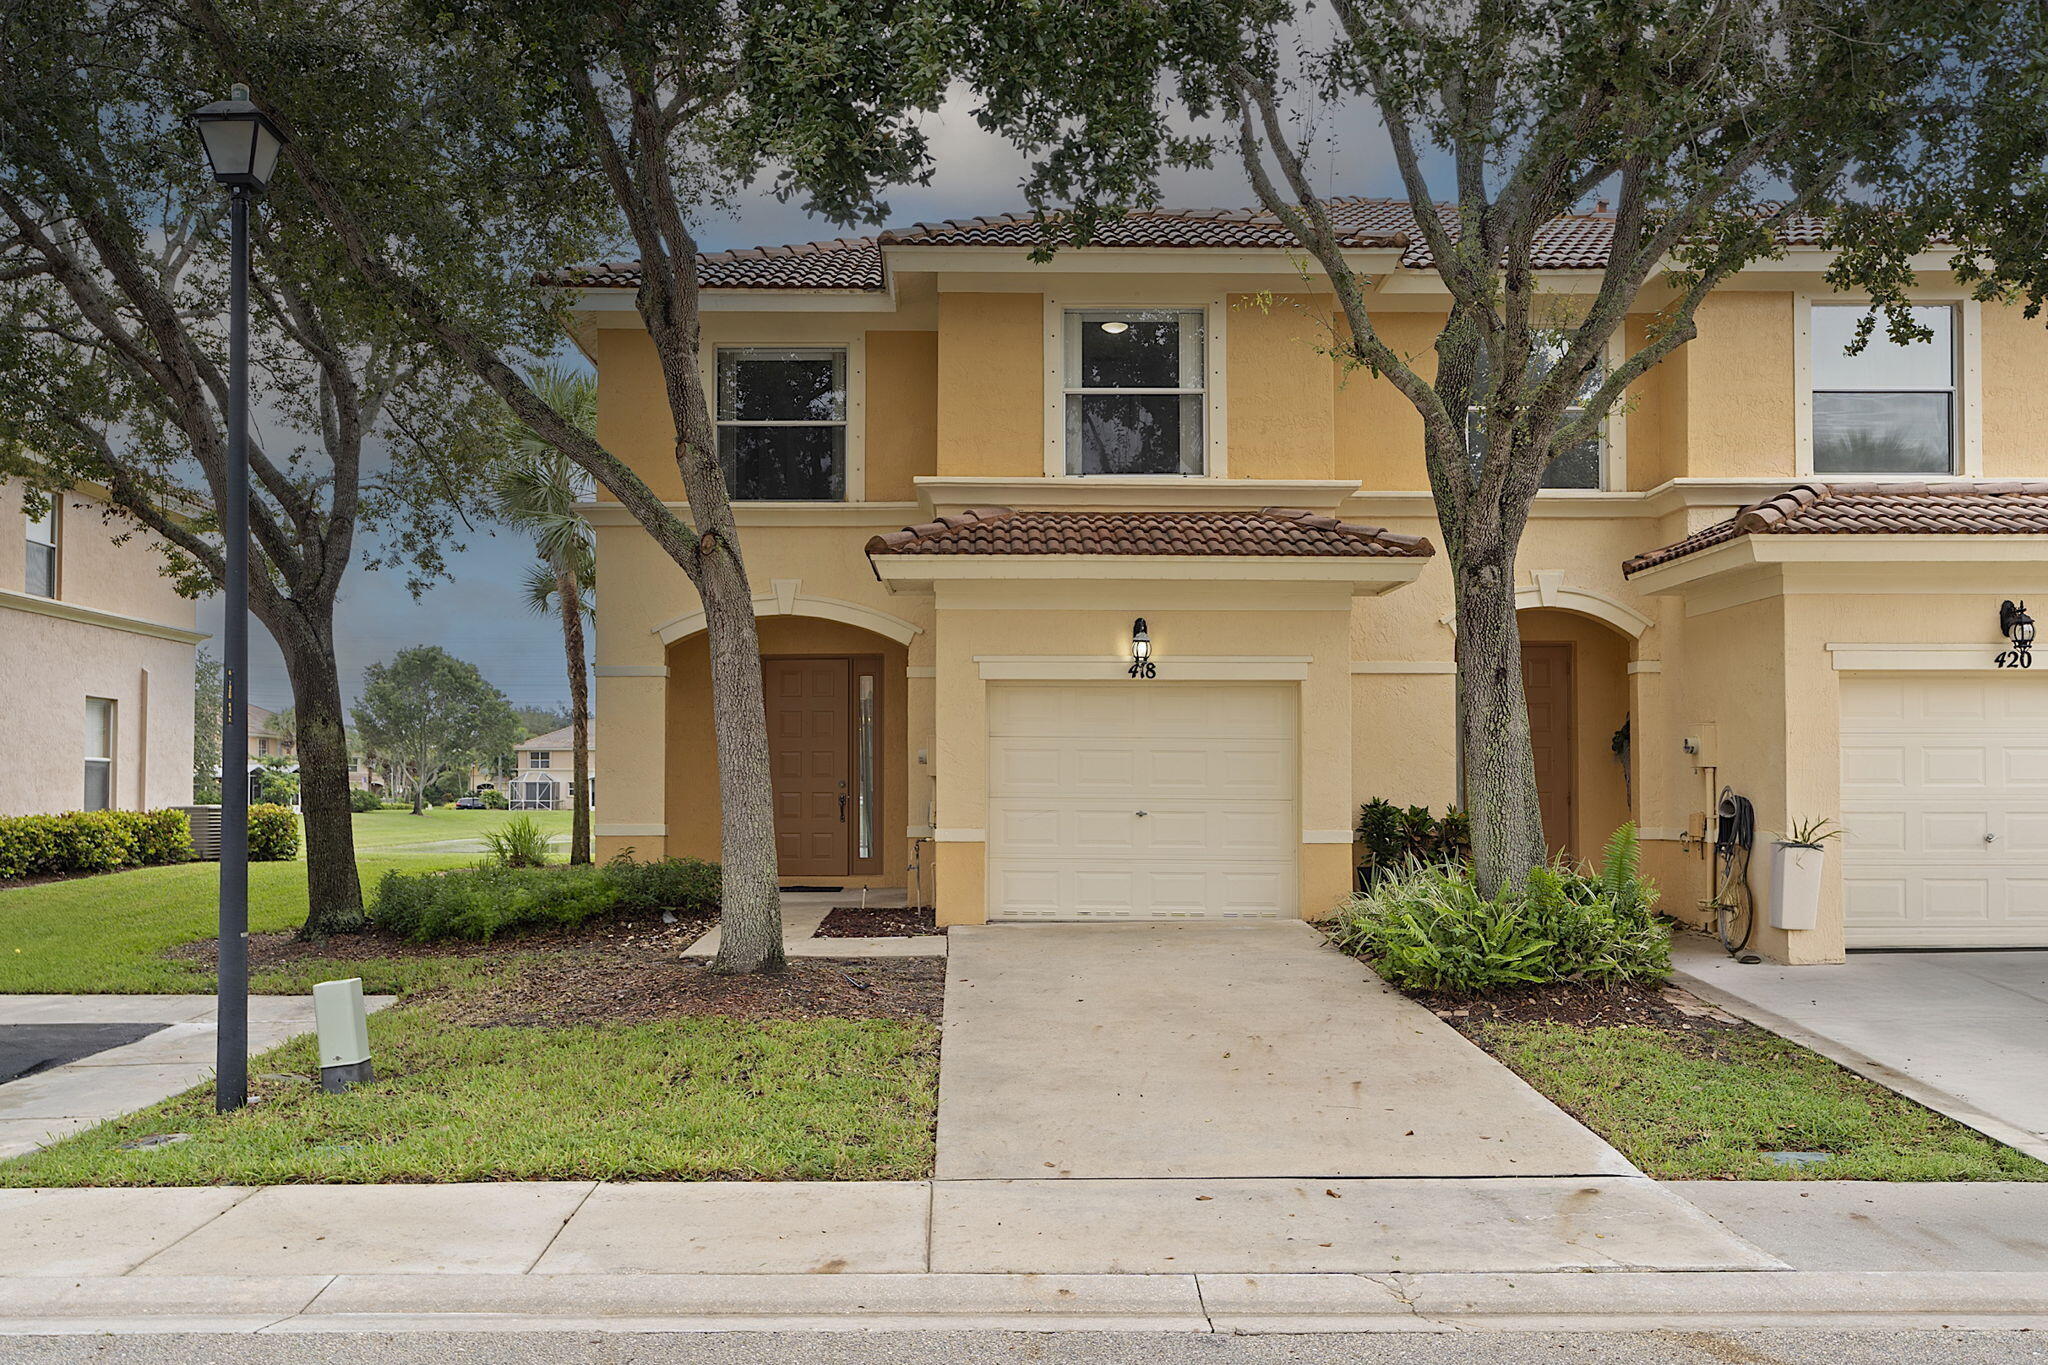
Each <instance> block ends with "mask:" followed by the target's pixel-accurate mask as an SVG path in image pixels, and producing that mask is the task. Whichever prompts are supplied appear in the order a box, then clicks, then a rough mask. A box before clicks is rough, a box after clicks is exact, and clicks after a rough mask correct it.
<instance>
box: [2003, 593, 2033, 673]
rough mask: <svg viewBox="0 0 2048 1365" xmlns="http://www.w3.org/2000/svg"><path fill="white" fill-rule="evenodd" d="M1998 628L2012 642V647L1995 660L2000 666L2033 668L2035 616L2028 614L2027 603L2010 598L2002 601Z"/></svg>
mask: <svg viewBox="0 0 2048 1365" xmlns="http://www.w3.org/2000/svg"><path fill="white" fill-rule="evenodd" d="M1998 630H1999V633H2000V634H2001V635H2003V636H2005V638H2006V639H2008V640H2010V641H2011V642H2012V648H2011V649H2008V650H2004V651H2002V652H2001V653H2000V654H1999V656H1998V658H1997V659H1996V660H1994V662H1995V663H1996V664H1997V665H1998V666H1999V667H2000V668H2032V667H2033V666H2034V618H2033V617H2031V616H2029V615H2027V604H2026V603H2025V602H2014V601H2012V600H2010V599H2008V600H2006V601H2005V602H2003V603H2001V604H2000V605H1999V608H1998Z"/></svg>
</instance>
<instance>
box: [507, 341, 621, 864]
mask: <svg viewBox="0 0 2048 1365" xmlns="http://www.w3.org/2000/svg"><path fill="white" fill-rule="evenodd" d="M533 387H534V391H535V392H536V393H538V394H539V395H540V396H541V397H542V398H543V399H545V400H546V401H547V403H548V405H549V406H550V407H552V408H554V409H555V411H557V412H559V413H561V414H562V415H563V416H564V417H566V418H568V419H569V420H570V421H572V422H574V423H575V424H576V425H577V426H578V427H581V428H582V429H583V430H585V431H592V430H594V429H595V427H596V424H597V384H596V382H595V381H594V380H592V378H591V377H590V376H589V375H587V374H578V373H575V372H573V371H570V370H565V369H561V368H559V367H553V366H550V367H548V368H546V369H542V370H539V371H536V372H535V374H534V376H533ZM505 436H506V450H505V453H504V454H503V455H502V456H500V457H499V459H498V461H497V465H496V468H495V469H494V470H493V471H492V475H491V490H492V494H493V498H494V500H495V501H496V503H497V511H498V516H499V518H500V519H501V520H503V521H504V522H505V523H506V524H507V525H510V526H514V527H517V528H518V529H520V530H522V531H525V532H526V533H527V534H529V535H531V536H532V537H533V545H534V550H535V552H536V553H537V554H538V555H539V558H540V562H539V563H538V564H535V565H534V566H533V567H532V568H531V569H529V570H528V571H527V575H526V603H527V605H528V606H529V607H531V608H533V609H534V610H535V611H537V612H540V613H542V614H543V615H547V614H551V613H552V614H555V615H558V616H559V617H560V618H561V621H562V652H563V654H564V656H565V657H566V660H567V663H568V669H569V713H570V726H571V727H572V729H573V731H574V745H575V758H574V760H573V771H572V774H571V777H570V781H571V782H572V783H573V784H574V787H573V796H572V804H573V806H574V809H575V814H574V815H573V816H572V824H571V826H570V835H569V861H570V862H572V863H587V862H589V861H590V860H591V858H590V686H589V682H588V664H587V663H586V655H587V649H586V646H585V644H584V637H583V618H584V617H585V616H587V615H591V614H593V608H592V604H591V594H592V592H593V591H594V590H595V589H596V586H597V555H596V552H595V548H594V546H593V545H592V541H591V534H590V523H588V522H586V521H585V520H584V519H583V518H582V517H581V516H579V515H578V514H577V512H576V504H577V503H578V502H580V501H582V500H583V498H584V496H585V495H586V493H587V492H588V480H587V477H586V476H585V475H584V474H583V473H582V471H581V470H579V469H578V468H577V467H576V466H575V465H574V464H573V463H571V462H570V460H569V458H568V457H567V456H565V455H563V454H562V453H561V452H560V451H559V450H557V449H556V448H555V447H554V446H552V445H550V444H549V443H547V442H546V441H544V440H542V439H540V438H539V437H537V436H535V435H534V434H533V432H532V431H530V430H528V429H527V428H526V427H525V426H524V425H523V424H521V423H519V422H518V421H515V420H513V419H512V418H511V417H510V416H509V415H508V417H507V418H506V427H505Z"/></svg>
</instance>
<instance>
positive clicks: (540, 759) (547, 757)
mask: <svg viewBox="0 0 2048 1365" xmlns="http://www.w3.org/2000/svg"><path fill="white" fill-rule="evenodd" d="M553 758H554V755H553V754H550V753H547V752H545V751H537V752H535V753H532V754H529V755H527V764H526V766H527V767H529V768H546V767H549V766H551V765H552V761H553Z"/></svg>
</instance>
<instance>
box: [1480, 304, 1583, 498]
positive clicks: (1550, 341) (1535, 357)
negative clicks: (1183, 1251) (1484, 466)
mask: <svg viewBox="0 0 2048 1365" xmlns="http://www.w3.org/2000/svg"><path fill="white" fill-rule="evenodd" d="M1569 344H1570V343H1569V339H1568V338H1567V337H1566V336H1565V335H1564V334H1562V333H1550V332H1546V333H1545V334H1544V335H1543V336H1542V337H1541V338H1540V339H1539V340H1538V341H1537V342H1536V345H1535V346H1534V348H1533V349H1532V350H1531V351H1530V354H1529V382H1530V383H1531V384H1535V383H1539V382H1541V380H1542V378H1543V376H1544V375H1546V374H1548V373H1550V370H1551V368H1552V367H1553V366H1555V365H1556V364H1557V362H1558V361H1560V360H1562V359H1563V358H1564V353H1565V349H1566V347H1567V346H1568V345H1569ZM1485 367H1486V354H1485V352H1484V351H1482V352H1480V368H1479V372H1478V374H1477V376H1476V377H1475V379H1474V381H1473V388H1474V392H1475V393H1482V394H1483V393H1484V392H1485V391H1486V368H1485ZM1606 382H1607V367H1606V365H1604V364H1602V363H1599V362H1597V361H1596V362H1595V363H1594V365H1593V367H1592V368H1591V369H1589V370H1588V371H1587V372H1586V378H1585V381H1584V382H1583V383H1581V384H1580V385H1579V391H1578V394H1577V395H1576V396H1575V397H1574V399H1573V401H1572V403H1571V405H1570V406H1569V407H1567V408H1566V409H1565V410H1564V421H1565V422H1572V421H1575V420H1577V419H1578V417H1579V416H1580V415H1581V414H1582V413H1584V412H1585V410H1586V409H1585V406H1584V405H1585V404H1586V403H1589V402H1591V401H1592V398H1593V395H1594V394H1596V393H1598V392H1599V391H1600V386H1601V385H1602V384H1604V383H1606ZM1606 450H1607V441H1606V439H1605V437H1604V436H1603V435H1601V434H1599V433H1595V434H1594V435H1592V436H1588V437H1587V438H1586V439H1585V440H1583V441H1579V442H1577V443H1576V444H1574V445H1569V446H1564V447H1560V448H1558V449H1556V450H1554V451H1552V452H1551V457H1550V463H1549V464H1547V465H1545V466H1544V467H1543V487H1545V488H1590V489H1598V488H1599V487H1601V481H1600V473H1601V469H1600V467H1601V464H1602V461H1603V460H1604V458H1605V455H1606ZM1465 452H1466V454H1467V455H1468V456H1470V457H1471V459H1472V461H1473V463H1474V464H1475V465H1476V464H1477V463H1478V462H1479V460H1480V458H1481V457H1482V456H1483V455H1484V454H1485V453H1486V411H1485V409H1484V408H1482V407H1481V406H1480V405H1479V404H1477V403H1474V404H1472V405H1471V406H1470V407H1467V408H1466V409H1465Z"/></svg>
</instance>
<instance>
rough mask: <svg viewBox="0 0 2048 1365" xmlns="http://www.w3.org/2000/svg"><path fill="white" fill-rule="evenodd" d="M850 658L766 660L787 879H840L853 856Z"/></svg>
mask: <svg viewBox="0 0 2048 1365" xmlns="http://www.w3.org/2000/svg"><path fill="white" fill-rule="evenodd" d="M852 663H853V661H852V660H850V659H764V660H762V662H761V669H762V680H763V682H764V683H765V690H766V692H767V694H768V764H769V768H770V770H771V771H772V772H773V773H774V779H775V857H776V861H777V862H778V863H779V864H780V866H781V872H782V875H783V876H785V877H821V876H823V877H843V876H845V875H846V874H847V872H848V871H849V870H850V866H851V865H850V863H849V861H848V859H849V856H850V851H851V849H852V841H851V839H850V838H849V831H850V830H851V829H852V825H851V824H850V823H849V822H848V817H849V814H850V808H851V806H852V797H853V795H854V793H853V791H852V785H851V784H852V782H853V777H854V774H853V771H852V756H853V755H852V749H853V745H852V727H851V726H850V724H849V718H850V709H849V706H848V699H849V696H850V687H849V684H850V679H851V676H852Z"/></svg>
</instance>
